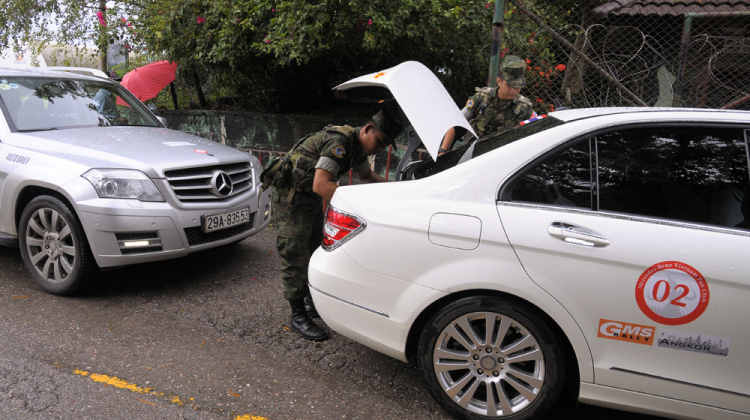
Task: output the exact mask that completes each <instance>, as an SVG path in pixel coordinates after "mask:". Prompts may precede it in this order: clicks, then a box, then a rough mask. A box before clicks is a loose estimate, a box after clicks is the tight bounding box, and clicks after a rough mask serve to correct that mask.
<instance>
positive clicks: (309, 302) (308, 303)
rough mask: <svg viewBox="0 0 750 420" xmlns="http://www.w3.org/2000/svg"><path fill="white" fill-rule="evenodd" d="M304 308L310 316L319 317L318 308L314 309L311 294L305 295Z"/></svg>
mask: <svg viewBox="0 0 750 420" xmlns="http://www.w3.org/2000/svg"><path fill="white" fill-rule="evenodd" d="M305 310H306V311H307V314H308V315H310V318H320V315H318V310H317V309H315V302H313V300H312V296H310V295H307V296H305Z"/></svg>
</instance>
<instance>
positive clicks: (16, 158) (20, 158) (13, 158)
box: [5, 153, 31, 165]
mask: <svg viewBox="0 0 750 420" xmlns="http://www.w3.org/2000/svg"><path fill="white" fill-rule="evenodd" d="M5 160H7V161H9V162H14V163H20V164H21V165H25V164H27V163H29V160H31V158H28V157H26V156H21V155H16V154H14V153H8V156H6V157H5Z"/></svg>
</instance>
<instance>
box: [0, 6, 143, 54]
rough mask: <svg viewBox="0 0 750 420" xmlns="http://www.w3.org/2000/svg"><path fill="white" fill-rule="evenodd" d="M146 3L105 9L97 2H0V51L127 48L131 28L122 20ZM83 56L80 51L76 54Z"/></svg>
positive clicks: (132, 33)
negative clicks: (17, 49)
mask: <svg viewBox="0 0 750 420" xmlns="http://www.w3.org/2000/svg"><path fill="white" fill-rule="evenodd" d="M144 5H147V3H146V2H141V1H140V0H132V1H117V2H114V7H112V8H106V7H105V3H104V1H100V0H95V1H91V0H0V10H2V11H3V13H2V14H0V28H1V29H0V49H5V48H23V47H25V48H28V49H30V50H31V52H32V53H39V52H40V51H41V50H42V48H44V47H46V46H50V45H52V46H74V47H89V46H96V47H97V48H98V50H99V51H106V48H107V46H108V45H109V44H111V43H115V42H119V43H121V44H123V45H128V46H130V45H131V44H132V40H133V39H134V37H135V28H134V27H133V25H132V23H131V22H128V21H127V18H125V16H129V15H130V14H131V13H133V12H136V13H137V11H140V10H141V9H142V7H143V6H144ZM78 51H79V53H81V54H83V51H84V49H83V48H81V49H79V50H78Z"/></svg>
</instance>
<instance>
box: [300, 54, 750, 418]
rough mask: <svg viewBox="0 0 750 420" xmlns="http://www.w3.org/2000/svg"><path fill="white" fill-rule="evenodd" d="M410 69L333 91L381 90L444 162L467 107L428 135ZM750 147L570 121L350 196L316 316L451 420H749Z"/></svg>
mask: <svg viewBox="0 0 750 420" xmlns="http://www.w3.org/2000/svg"><path fill="white" fill-rule="evenodd" d="M407 64H408V63H407ZM407 64H402V65H401V66H399V67H396V68H394V69H389V70H388V71H384V72H380V73H384V74H385V75H386V76H383V75H382V74H381V75H380V76H378V77H375V76H376V74H373V75H368V76H363V77H362V78H359V79H355V81H354V82H356V83H353V84H350V85H347V84H345V85H342V86H341V87H339V90H342V91H344V93H346V92H347V90H352V91H353V92H351V95H350V98H357V97H360V98H362V97H364V96H362V95H357V90H358V89H359V90H360V91H361V92H363V91H364V90H362V89H365V88H367V87H368V82H367V81H368V80H370V84H369V86H370V87H371V88H373V87H374V88H377V89H380V90H381V92H384V91H385V90H389V92H390V94H389V95H381V96H383V97H386V98H393V99H395V101H397V102H398V104H399V105H400V106H401V108H402V109H403V111H404V114H405V116H407V117H408V119H409V120H410V122H411V126H410V127H411V128H412V129H414V130H415V131H416V132H417V134H418V136H417V137H421V141H422V142H424V145H425V147H426V148H427V149H428V150H430V152H431V154H432V152H435V151H436V150H437V147H438V143H439V142H440V140H441V139H442V133H444V132H445V130H447V128H449V127H454V126H455V127H464V129H467V127H466V126H465V125H463V124H464V123H465V120H463V122H460V119H461V118H460V117H457V115H458V116H460V111H459V110H458V109H457V108H456V107H455V105H452V108H451V107H447V108H446V107H445V106H443V105H442V103H441V107H442V108H440V107H432V108H431V109H430V110H429V112H426V114H429V118H428V117H427V116H425V115H421V114H420V111H419V107H416V108H414V107H411V108H410V105H409V104H404V103H403V101H402V99H403V98H404V97H405V96H408V92H409V90H408V88H407V87H411V88H413V87H414V86H421V85H423V84H425V83H427V84H430V83H432V84H433V85H432V86H431V87H430V89H429V90H434V89H438V87H437V86H435V85H434V83H436V82H435V81H436V79H435V81H432V82H431V81H426V78H429V77H426V76H425V75H424V74H423V73H420V72H421V71H422V70H419V71H416V70H415V69H416V68H417V67H419V66H417V65H416V64H408V65H407ZM415 73H419V77H418V78H416V79H414V74H415ZM386 77H390V78H391V79H390V80H383V79H386ZM432 77H433V79H434V75H433V76H432ZM397 81H398V83H397ZM438 84H439V83H438ZM377 89H376V90H377ZM439 89H440V90H442V86H440V87H439ZM369 92H372V89H370V91H369ZM442 92H444V90H442ZM376 96H378V95H372V94H370V95H367V97H368V98H370V99H377V98H376ZM421 103H422V106H423V107H429V106H430V105H431V104H434V103H435V101H432V100H431V101H429V102H424V101H422V102H421ZM425 103H426V104H427V105H425ZM443 108H444V109H443ZM415 109H416V110H415ZM430 121H431V122H432V130H433V131H430V128H429V127H430V125H429V124H426V123H427V122H430ZM421 127H428V128H424V129H423V128H421ZM408 130H409V129H408V128H407V131H408ZM435 133H438V134H435ZM748 139H750V113H748V112H741V111H718V110H687V109H654V108H632V109H616V108H609V109H587V110H565V111H558V112H555V113H552V114H550V115H549V116H544V117H541V118H537V119H536V120H534V121H529V122H527V123H525V124H523V125H522V126H520V127H517V128H515V129H513V130H510V131H507V132H505V133H502V134H500V135H496V136H493V137H492V138H490V139H487V140H483V141H476V142H470V143H469V144H466V145H464V146H463V147H460V148H458V149H455V150H453V151H452V152H450V153H447V154H445V155H443V156H441V157H439V158H438V159H437V160H436V161H433V160H431V159H429V158H428V159H426V160H425V161H422V162H413V163H412V164H411V165H409V166H405V167H403V168H399V169H400V172H401V173H400V174H399V177H400V178H401V179H403V181H402V182H395V183H386V184H368V185H358V186H354V187H348V186H347V187H342V188H339V189H338V190H337V192H336V194H335V195H334V197H333V200H332V201H331V203H330V207H329V208H328V211H327V215H326V225H325V239H324V244H323V246H322V247H321V248H319V249H318V250H317V251H316V252H315V254H314V255H313V258H312V261H311V263H310V271H309V279H310V280H309V281H310V289H311V293H312V296H313V298H314V300H315V304H316V307H317V310H318V312H319V313H320V315H321V317H322V318H323V320H324V321H325V322H326V323H327V324H328V325H329V326H330V327H331V328H332V329H333V330H335V331H337V332H339V333H341V334H342V335H344V336H347V337H349V338H351V339H353V340H356V341H358V342H360V343H362V344H364V345H366V346H369V347H371V348H373V349H375V350H378V351H380V352H382V353H384V354H387V355H390V356H392V357H394V358H397V359H399V360H402V361H412V362H416V363H417V364H418V365H419V367H420V369H421V372H422V375H423V378H424V381H425V383H426V386H427V389H428V390H429V392H430V393H431V394H432V396H433V397H434V398H435V399H436V400H437V402H438V403H439V404H440V405H441V406H442V407H443V408H444V409H446V410H447V411H448V412H450V413H451V414H453V415H454V416H456V417H458V418H466V419H480V418H481V419H486V418H513V419H534V418H539V417H540V416H543V415H544V414H545V413H547V412H548V411H549V410H550V409H551V408H552V407H553V406H554V405H555V404H556V403H558V402H559V401H560V400H561V398H562V396H564V395H570V394H573V395H576V396H577V398H578V400H579V401H581V402H585V403H589V404H595V405H601V406H606V407H612V408H617V409H622V410H629V411H635V412H641V413H649V414H657V415H662V416H667V417H675V418H700V419H748V418H750V379H749V378H750V333H749V332H748V323H747V317H748V310H747V307H746V305H747V304H748V302H750V276H748V272H749V271H750V270H748V269H749V268H750V262H749V261H750V260H748V259H746V256H747V255H746V249H750V199H749V197H748V183H749V182H748V181H749V180H750V172H749V171H748V146H747V142H748ZM433 156H434V155H433Z"/></svg>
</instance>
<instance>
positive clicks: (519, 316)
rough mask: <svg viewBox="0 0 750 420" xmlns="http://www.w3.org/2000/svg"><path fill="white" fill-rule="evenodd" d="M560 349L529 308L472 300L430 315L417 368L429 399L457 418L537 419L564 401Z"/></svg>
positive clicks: (482, 298) (485, 299)
mask: <svg viewBox="0 0 750 420" xmlns="http://www.w3.org/2000/svg"><path fill="white" fill-rule="evenodd" d="M560 347H561V346H559V345H556V344H555V339H554V334H553V332H552V331H551V330H550V329H549V328H548V327H547V326H546V325H545V324H544V322H542V321H541V318H540V317H539V316H538V315H537V314H536V312H535V311H533V310H532V309H530V308H528V307H527V306H526V305H521V304H518V303H516V302H514V301H511V300H507V299H503V298H499V297H493V296H475V297H467V298H463V299H460V300H457V301H455V302H452V303H450V304H449V305H447V306H446V307H445V308H443V309H442V310H440V311H439V312H437V313H436V314H435V315H433V316H432V318H431V319H430V320H429V321H428V323H427V325H426V326H425V328H424V332H423V333H422V335H421V337H420V340H419V348H418V355H419V357H418V363H419V367H420V369H421V372H422V377H423V379H424V381H425V382H426V383H427V387H428V389H429V391H430V393H431V394H432V396H433V397H434V398H435V399H436V400H437V401H438V403H440V405H441V406H442V407H443V408H444V409H445V410H447V411H448V412H449V413H451V414H452V415H454V416H456V417H457V418H461V419H493V418H495V419H508V420H511V419H512V420H519V419H535V418H540V417H542V416H544V414H545V413H546V412H548V411H549V410H550V408H552V407H553V406H554V405H555V404H556V403H557V401H558V400H559V399H560V395H561V392H562V388H563V378H564V376H565V371H564V369H565V365H564V361H563V355H562V350H561V348H560Z"/></svg>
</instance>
